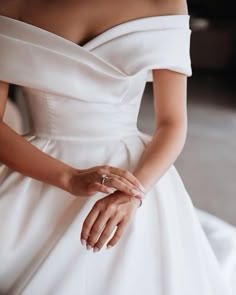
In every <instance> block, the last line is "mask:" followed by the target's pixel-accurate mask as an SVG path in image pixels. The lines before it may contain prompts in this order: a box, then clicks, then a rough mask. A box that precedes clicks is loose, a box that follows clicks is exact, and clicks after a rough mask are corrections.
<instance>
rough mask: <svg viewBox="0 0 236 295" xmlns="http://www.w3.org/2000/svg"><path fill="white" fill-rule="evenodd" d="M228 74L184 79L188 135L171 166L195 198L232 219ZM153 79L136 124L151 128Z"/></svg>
mask: <svg viewBox="0 0 236 295" xmlns="http://www.w3.org/2000/svg"><path fill="white" fill-rule="evenodd" d="M235 81H236V80H235V77H233V76H232V74H231V75H230V74H214V75H213V74H202V75H198V74H195V73H194V75H193V77H191V78H189V80H188V136H187V140H186V144H185V147H184V149H183V151H182V153H181V155H180V156H179V158H178V159H177V161H176V162H175V166H176V168H177V170H178V172H179V174H180V175H181V177H182V180H183V182H184V184H185V186H186V188H187V190H188V192H189V195H190V197H191V199H192V201H193V204H194V205H195V206H196V207H198V208H201V209H203V210H206V211H208V212H211V213H213V214H215V215H217V216H219V217H221V218H223V219H224V220H226V221H228V222H230V223H231V224H234V225H236V212H235V209H236V173H235V171H236V85H235V84H234V83H235ZM152 95H153V94H152V84H150V83H148V84H147V87H146V90H145V94H144V97H143V100H142V105H141V110H140V114H139V121H138V126H139V128H140V129H141V130H143V131H145V132H147V133H149V134H152V132H153V130H154V112H153V96H152Z"/></svg>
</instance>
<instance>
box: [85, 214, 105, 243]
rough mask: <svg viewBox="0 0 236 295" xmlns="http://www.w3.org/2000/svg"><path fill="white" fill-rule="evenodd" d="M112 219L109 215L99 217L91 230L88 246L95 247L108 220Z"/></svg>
mask: <svg viewBox="0 0 236 295" xmlns="http://www.w3.org/2000/svg"><path fill="white" fill-rule="evenodd" d="M109 218H110V215H108V214H104V213H101V212H100V214H99V215H98V217H97V219H96V221H95V222H94V224H93V226H92V228H91V230H90V234H89V238H88V240H87V244H89V245H90V246H92V247H93V246H94V245H95V243H96V242H97V240H98V238H99V236H100V234H101V233H102V231H103V229H104V227H105V226H106V223H107V220H108V219H109Z"/></svg>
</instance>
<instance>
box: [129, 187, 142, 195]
mask: <svg viewBox="0 0 236 295" xmlns="http://www.w3.org/2000/svg"><path fill="white" fill-rule="evenodd" d="M131 191H132V193H133V194H136V195H139V194H140V192H139V191H138V190H136V189H134V188H132V190H131Z"/></svg>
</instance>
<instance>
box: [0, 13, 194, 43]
mask: <svg viewBox="0 0 236 295" xmlns="http://www.w3.org/2000/svg"><path fill="white" fill-rule="evenodd" d="M0 18H5V19H7V20H9V21H12V22H15V23H18V24H21V25H23V26H27V27H31V28H33V29H35V30H38V31H41V32H42V33H45V34H48V35H49V36H52V37H54V38H58V39H60V40H62V41H64V42H67V43H69V44H71V45H74V46H77V47H80V48H86V47H87V46H89V45H90V44H91V43H92V42H94V41H95V40H98V39H100V38H102V37H103V36H105V35H106V34H109V33H112V32H113V31H117V30H119V29H121V28H123V27H126V26H130V25H131V26H133V25H134V26H135V25H136V24H138V23H141V24H142V23H144V22H146V21H148V22H149V21H160V22H163V21H167V20H170V19H175V20H181V19H184V20H188V19H189V18H190V15H189V14H169V15H157V16H146V17H141V18H137V19H132V20H128V21H125V22H122V23H120V24H117V25H114V26H112V27H110V28H108V29H106V30H104V31H103V32H101V33H99V34H98V35H96V36H95V37H93V38H92V39H90V40H89V41H87V42H86V43H85V44H84V45H80V44H77V43H75V42H73V41H71V40H69V39H67V38H64V37H62V36H60V35H58V34H55V33H53V32H50V31H48V30H46V29H43V28H41V27H38V26H35V25H33V24H30V23H27V22H23V21H21V20H18V19H14V18H10V17H8V16H3V15H0Z"/></svg>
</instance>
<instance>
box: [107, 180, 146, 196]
mask: <svg viewBox="0 0 236 295" xmlns="http://www.w3.org/2000/svg"><path fill="white" fill-rule="evenodd" d="M104 184H105V185H106V186H108V187H113V188H115V189H117V190H119V191H121V192H124V193H126V194H128V195H131V196H136V195H140V194H141V192H140V191H139V190H137V188H136V187H132V186H130V185H127V184H126V183H124V182H123V181H122V180H120V179H118V178H117V177H109V178H107V179H106V181H105V183H104Z"/></svg>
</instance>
